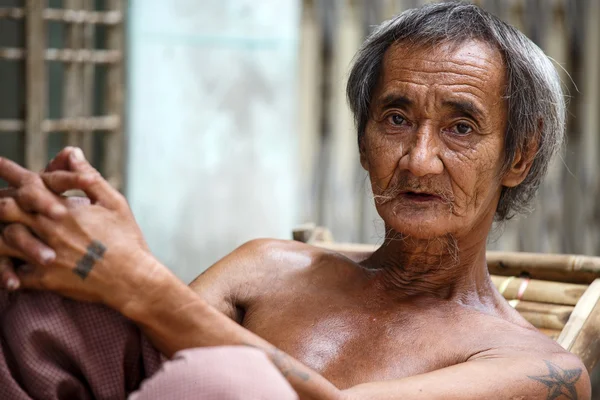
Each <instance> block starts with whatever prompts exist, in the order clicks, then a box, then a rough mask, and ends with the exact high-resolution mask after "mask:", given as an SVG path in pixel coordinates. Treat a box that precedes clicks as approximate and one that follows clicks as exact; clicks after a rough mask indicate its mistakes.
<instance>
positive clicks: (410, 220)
mask: <svg viewBox="0 0 600 400" xmlns="http://www.w3.org/2000/svg"><path fill="white" fill-rule="evenodd" d="M420 214H421V213H413V215H406V214H405V215H402V216H396V217H395V218H394V221H393V222H392V221H390V222H391V223H387V221H386V226H388V229H389V228H391V229H392V231H394V232H396V233H397V234H398V235H399V236H404V237H412V238H414V239H435V238H439V237H445V236H448V235H451V234H454V233H455V230H454V229H452V224H451V221H449V218H448V217H445V218H442V217H439V216H437V217H436V216H432V215H420Z"/></svg>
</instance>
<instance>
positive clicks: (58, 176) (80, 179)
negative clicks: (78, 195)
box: [41, 171, 97, 193]
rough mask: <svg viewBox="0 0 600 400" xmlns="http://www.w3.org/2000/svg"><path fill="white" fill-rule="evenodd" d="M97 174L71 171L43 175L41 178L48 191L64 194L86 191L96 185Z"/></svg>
mask: <svg viewBox="0 0 600 400" xmlns="http://www.w3.org/2000/svg"><path fill="white" fill-rule="evenodd" d="M96 175H97V174H92V173H78V172H70V171H55V172H49V173H42V174H41V178H42V180H43V181H44V184H45V185H46V187H47V188H48V189H50V190H51V191H53V192H54V193H64V192H66V191H67V190H75V189H78V190H82V191H84V192H85V190H86V189H87V188H88V187H89V186H90V185H91V184H92V183H94V181H95V179H96Z"/></svg>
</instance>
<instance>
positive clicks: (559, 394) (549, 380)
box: [528, 360, 582, 400]
mask: <svg viewBox="0 0 600 400" xmlns="http://www.w3.org/2000/svg"><path fill="white" fill-rule="evenodd" d="M544 362H545V363H546V366H547V367H548V370H549V373H548V375H540V376H528V378H530V379H533V380H534V381H538V382H540V383H543V384H544V385H545V386H546V387H547V388H548V400H554V399H569V400H577V399H578V397H577V389H576V388H575V385H576V384H577V381H578V380H579V378H580V377H581V372H582V370H581V368H574V369H562V368H561V367H559V366H558V365H556V364H554V363H552V362H550V361H547V360H544Z"/></svg>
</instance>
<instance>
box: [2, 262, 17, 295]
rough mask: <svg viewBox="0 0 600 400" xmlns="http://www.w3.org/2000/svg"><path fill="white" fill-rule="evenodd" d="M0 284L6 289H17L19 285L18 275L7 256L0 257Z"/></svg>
mask: <svg viewBox="0 0 600 400" xmlns="http://www.w3.org/2000/svg"><path fill="white" fill-rule="evenodd" d="M0 284H1V285H2V287H3V288H5V289H8V290H11V291H12V290H17V289H18V288H19V286H20V281H19V277H18V276H17V274H16V273H15V268H14V265H13V263H12V261H11V260H10V258H8V257H0Z"/></svg>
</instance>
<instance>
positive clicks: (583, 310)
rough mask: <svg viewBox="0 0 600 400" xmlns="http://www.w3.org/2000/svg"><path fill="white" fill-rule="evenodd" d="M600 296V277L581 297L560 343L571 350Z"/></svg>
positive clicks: (561, 335)
mask: <svg viewBox="0 0 600 400" xmlns="http://www.w3.org/2000/svg"><path fill="white" fill-rule="evenodd" d="M599 298H600V279H596V280H595V281H594V282H592V284H591V285H590V287H589V288H588V289H587V290H586V291H585V293H583V295H582V296H581V299H580V300H579V302H578V303H577V305H576V306H575V308H574V309H573V313H572V314H571V317H570V318H569V320H568V322H567V324H566V326H565V328H564V329H563V331H562V332H561V334H560V336H559V338H558V343H559V344H560V345H561V346H562V347H563V348H565V349H566V350H571V348H572V347H573V345H574V344H575V341H576V339H577V337H578V335H579V333H580V332H581V329H582V328H583V325H584V324H585V322H586V320H587V319H588V317H589V316H590V314H591V313H592V310H594V308H595V306H596V304H597V303H598V299H599Z"/></svg>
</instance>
